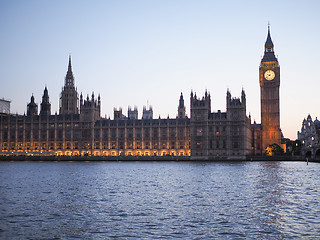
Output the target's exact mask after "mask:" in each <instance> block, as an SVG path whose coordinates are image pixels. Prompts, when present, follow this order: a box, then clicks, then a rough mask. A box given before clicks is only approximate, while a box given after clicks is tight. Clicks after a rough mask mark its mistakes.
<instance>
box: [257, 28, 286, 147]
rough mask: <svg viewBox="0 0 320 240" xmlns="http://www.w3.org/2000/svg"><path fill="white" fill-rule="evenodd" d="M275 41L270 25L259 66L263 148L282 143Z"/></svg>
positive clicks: (278, 74) (278, 72)
mask: <svg viewBox="0 0 320 240" xmlns="http://www.w3.org/2000/svg"><path fill="white" fill-rule="evenodd" d="M273 47H274V46H273V42H272V40H271V36H270V26H268V36H267V41H266V43H265V45H264V56H263V58H262V60H261V63H260V67H259V78H260V99H261V126H262V148H263V149H265V148H266V147H267V146H268V145H270V144H273V143H276V144H278V145H280V143H281V130H280V106H279V88H280V66H279V62H278V59H277V58H276V57H275V55H274V49H273Z"/></svg>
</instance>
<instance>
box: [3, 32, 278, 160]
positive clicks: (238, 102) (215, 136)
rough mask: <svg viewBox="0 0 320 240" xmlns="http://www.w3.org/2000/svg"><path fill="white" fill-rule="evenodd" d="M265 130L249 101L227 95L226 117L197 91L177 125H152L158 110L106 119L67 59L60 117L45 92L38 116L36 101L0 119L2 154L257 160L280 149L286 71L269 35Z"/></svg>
mask: <svg viewBox="0 0 320 240" xmlns="http://www.w3.org/2000/svg"><path fill="white" fill-rule="evenodd" d="M259 73H260V76H259V79H260V91H261V124H256V123H255V122H254V123H253V124H252V123H251V117H250V116H249V117H248V116H247V115H246V95H245V92H244V91H243V90H242V92H241V96H240V98H233V97H232V96H231V93H230V92H229V90H228V91H227V94H226V112H221V111H217V112H211V96H210V93H208V92H207V91H206V92H205V95H204V96H202V97H200V98H199V97H197V95H196V94H195V93H193V92H191V95H190V118H189V117H187V116H186V111H185V105H184V98H183V95H182V93H181V95H180V99H179V102H178V112H177V117H176V118H169V117H168V118H160V117H159V118H158V119H154V118H153V110H152V108H151V107H150V108H148V109H147V108H145V107H144V109H143V114H142V118H141V119H138V110H137V109H136V108H134V109H131V108H129V109H128V114H127V116H124V115H123V114H122V109H114V118H113V119H110V118H102V117H101V112H100V109H101V99H100V95H99V96H98V97H97V98H96V97H95V96H94V93H92V96H91V97H90V98H89V96H87V98H85V99H84V98H83V96H82V94H81V95H80V99H79V95H78V93H77V90H76V88H75V85H74V77H73V72H72V67H71V59H70V57H69V66H68V71H67V74H66V77H65V85H64V87H63V89H62V92H61V96H60V106H59V114H51V104H50V101H49V94H48V90H47V88H45V89H44V93H43V96H42V102H41V104H40V113H38V105H37V104H36V103H35V101H34V97H33V96H32V97H31V101H30V103H29V104H28V106H27V115H12V114H0V154H2V155H9V154H43V155H68V156H71V155H81V156H82V155H93V156H168V155H174V156H189V157H190V158H191V159H215V158H224V159H232V158H237V159H240V158H241V159H244V158H246V156H248V155H259V154H263V153H264V149H265V148H266V147H267V146H268V145H270V144H273V143H277V144H279V145H280V137H281V130H280V111H279V87H280V68H279V63H278V60H277V58H276V57H275V55H274V51H273V43H272V40H271V37H270V30H269V29H268V36H267V40H266V43H265V52H264V56H263V58H262V60H261V63H260V68H259Z"/></svg>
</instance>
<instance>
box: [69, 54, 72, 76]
mask: <svg viewBox="0 0 320 240" xmlns="http://www.w3.org/2000/svg"><path fill="white" fill-rule="evenodd" d="M69 71H70V72H72V66H71V55H70V54H69V65H68V72H69Z"/></svg>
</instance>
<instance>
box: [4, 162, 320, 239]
mask: <svg viewBox="0 0 320 240" xmlns="http://www.w3.org/2000/svg"><path fill="white" fill-rule="evenodd" d="M319 172H320V165H319V164H309V165H308V166H307V165H305V164H303V163H298V162H276V163H272V162H267V163H264V162H248V163H205V164H195V163H176V162H172V163H170V162H166V163H140V162H136V163H125V162H123V163H109V162H100V163H94V162H88V163H78V162H72V163H67V162H66V163H62V162H43V163H34V162H6V163H3V162H0V200H1V201H0V238H3V239H23V238H24V239H25V238H29V239H72V238H78V239H112V238H114V239H177V238H179V239H292V238H296V239H320V232H319V230H318V229H319V225H320V217H319V212H320V206H319V204H318V201H317V199H320V191H319V190H318V186H319V185H320V179H319V177H318V173H319Z"/></svg>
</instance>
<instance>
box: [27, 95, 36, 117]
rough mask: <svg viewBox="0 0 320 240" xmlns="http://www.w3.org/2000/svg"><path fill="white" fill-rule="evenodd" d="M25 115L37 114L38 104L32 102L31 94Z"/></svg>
mask: <svg viewBox="0 0 320 240" xmlns="http://www.w3.org/2000/svg"><path fill="white" fill-rule="evenodd" d="M27 115H28V116H32V115H38V105H37V104H36V103H35V102H34V96H33V94H32V96H31V99H30V103H29V104H28V106H27Z"/></svg>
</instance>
